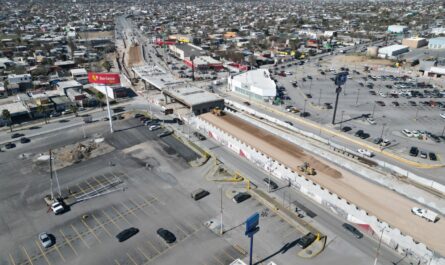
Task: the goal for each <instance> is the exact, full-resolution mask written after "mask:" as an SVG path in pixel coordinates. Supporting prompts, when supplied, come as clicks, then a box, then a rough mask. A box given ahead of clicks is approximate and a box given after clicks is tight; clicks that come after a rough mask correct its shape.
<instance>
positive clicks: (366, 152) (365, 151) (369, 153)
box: [357, 149, 374, 157]
mask: <svg viewBox="0 0 445 265" xmlns="http://www.w3.org/2000/svg"><path fill="white" fill-rule="evenodd" d="M357 152H358V153H359V154H361V155H365V156H367V157H373V156H374V154H373V153H372V152H371V151H369V150H367V149H358V150H357Z"/></svg>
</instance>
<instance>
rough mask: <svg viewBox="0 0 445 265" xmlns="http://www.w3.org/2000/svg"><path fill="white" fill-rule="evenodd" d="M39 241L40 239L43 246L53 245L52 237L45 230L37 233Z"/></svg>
mask: <svg viewBox="0 0 445 265" xmlns="http://www.w3.org/2000/svg"><path fill="white" fill-rule="evenodd" d="M39 241H40V244H42V246H43V247H44V248H49V247H50V246H52V245H53V240H52V238H51V237H50V236H49V235H48V233H46V232H43V233H40V234H39Z"/></svg>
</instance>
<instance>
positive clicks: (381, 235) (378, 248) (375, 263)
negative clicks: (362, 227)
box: [374, 228, 385, 265]
mask: <svg viewBox="0 0 445 265" xmlns="http://www.w3.org/2000/svg"><path fill="white" fill-rule="evenodd" d="M383 232H385V228H383V229H382V233H381V234H380V240H379V246H378V247H377V252H376V255H375V260H374V265H377V259H378V257H379V254H380V253H379V252H380V246H381V245H382V237H383Z"/></svg>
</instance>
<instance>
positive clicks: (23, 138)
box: [20, 137, 31, 144]
mask: <svg viewBox="0 0 445 265" xmlns="http://www.w3.org/2000/svg"><path fill="white" fill-rule="evenodd" d="M29 142H31V140H30V139H29V138H26V137H22V138H20V143H22V144H26V143H29Z"/></svg>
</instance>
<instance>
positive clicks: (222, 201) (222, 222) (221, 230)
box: [219, 187, 224, 235]
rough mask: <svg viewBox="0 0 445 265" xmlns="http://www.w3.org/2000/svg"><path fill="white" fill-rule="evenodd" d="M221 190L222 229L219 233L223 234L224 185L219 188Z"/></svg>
mask: <svg viewBox="0 0 445 265" xmlns="http://www.w3.org/2000/svg"><path fill="white" fill-rule="evenodd" d="M219 191H220V195H221V205H220V206H221V207H220V208H221V224H220V230H219V234H220V235H223V232H224V231H223V189H222V187H220V189H219Z"/></svg>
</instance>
